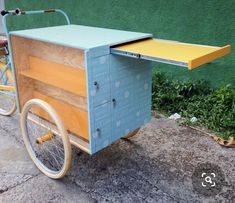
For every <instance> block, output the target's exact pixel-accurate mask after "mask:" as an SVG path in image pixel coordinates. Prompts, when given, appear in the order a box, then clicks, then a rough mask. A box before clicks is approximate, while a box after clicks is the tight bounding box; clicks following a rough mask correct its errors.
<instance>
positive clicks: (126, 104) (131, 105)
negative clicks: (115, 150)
mask: <svg viewBox="0 0 235 203" xmlns="http://www.w3.org/2000/svg"><path fill="white" fill-rule="evenodd" d="M110 64H112V65H111V67H110V72H111V97H112V98H115V100H116V105H114V106H113V108H112V125H113V133H112V138H111V141H112V142H113V141H115V140H117V139H119V138H121V137H123V136H125V135H126V134H127V133H128V132H130V131H133V130H135V129H136V128H138V127H141V126H143V125H144V124H146V123H147V122H149V120H150V119H151V80H152V69H151V62H148V61H143V60H139V59H132V58H126V57H123V56H111V61H110ZM125 96H126V97H125ZM127 96H128V97H127Z"/></svg>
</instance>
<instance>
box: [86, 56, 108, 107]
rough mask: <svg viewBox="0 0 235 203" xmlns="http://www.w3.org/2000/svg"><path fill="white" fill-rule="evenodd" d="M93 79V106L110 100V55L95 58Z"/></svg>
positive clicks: (91, 92)
mask: <svg viewBox="0 0 235 203" xmlns="http://www.w3.org/2000/svg"><path fill="white" fill-rule="evenodd" d="M91 64H92V65H91V66H92V80H93V85H92V87H91V91H90V95H91V97H93V106H99V105H101V104H104V103H107V102H109V101H110V71H109V55H106V56H101V57H97V58H93V59H92V62H91Z"/></svg>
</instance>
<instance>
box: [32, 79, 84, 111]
mask: <svg viewBox="0 0 235 203" xmlns="http://www.w3.org/2000/svg"><path fill="white" fill-rule="evenodd" d="M34 90H36V91H38V92H41V93H42V94H44V95H47V96H50V97H53V98H55V99H58V100H61V101H63V102H65V103H67V104H70V105H73V106H74V107H77V108H80V109H82V110H84V111H87V98H86V97H81V96H78V95H75V94H73V93H70V92H68V91H65V90H62V89H60V88H57V87H54V86H52V85H46V84H45V83H42V82H39V81H36V80H35V81H34Z"/></svg>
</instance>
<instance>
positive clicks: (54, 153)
mask: <svg viewBox="0 0 235 203" xmlns="http://www.w3.org/2000/svg"><path fill="white" fill-rule="evenodd" d="M21 130H22V135H23V140H24V143H25V146H26V149H27V150H28V153H29V155H30V157H31V159H32V160H33V162H34V163H35V165H36V166H37V167H38V168H39V169H40V170H41V171H42V172H43V173H44V174H45V175H47V176H48V177H50V178H53V179H59V178H62V177H63V176H64V175H65V174H66V173H67V171H68V169H69V167H70V164H71V144H70V140H69V137H68V134H67V131H66V130H65V128H64V125H63V123H62V121H61V119H60V117H59V116H58V114H57V113H56V111H55V110H54V109H53V108H52V106H50V105H49V104H48V103H46V102H44V101H42V100H40V99H32V100H30V101H28V102H27V103H26V104H25V105H24V108H23V110H22V112H21Z"/></svg>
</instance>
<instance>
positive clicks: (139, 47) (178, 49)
mask: <svg viewBox="0 0 235 203" xmlns="http://www.w3.org/2000/svg"><path fill="white" fill-rule="evenodd" d="M230 51H231V46H230V45H227V46H224V47H214V46H205V45H197V44H187V43H181V42H176V41H168V40H159V39H145V40H141V41H136V42H131V43H129V44H124V45H118V46H115V47H112V48H111V53H113V54H118V55H124V56H129V57H135V58H142V59H146V60H152V61H158V62H162V63H168V64H174V65H178V66H184V67H188V69H190V70H191V69H193V68H197V67H198V66H200V65H203V64H205V63H208V62H210V61H213V60H215V59H217V58H220V57H222V56H225V55H227V54H229V53H230Z"/></svg>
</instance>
